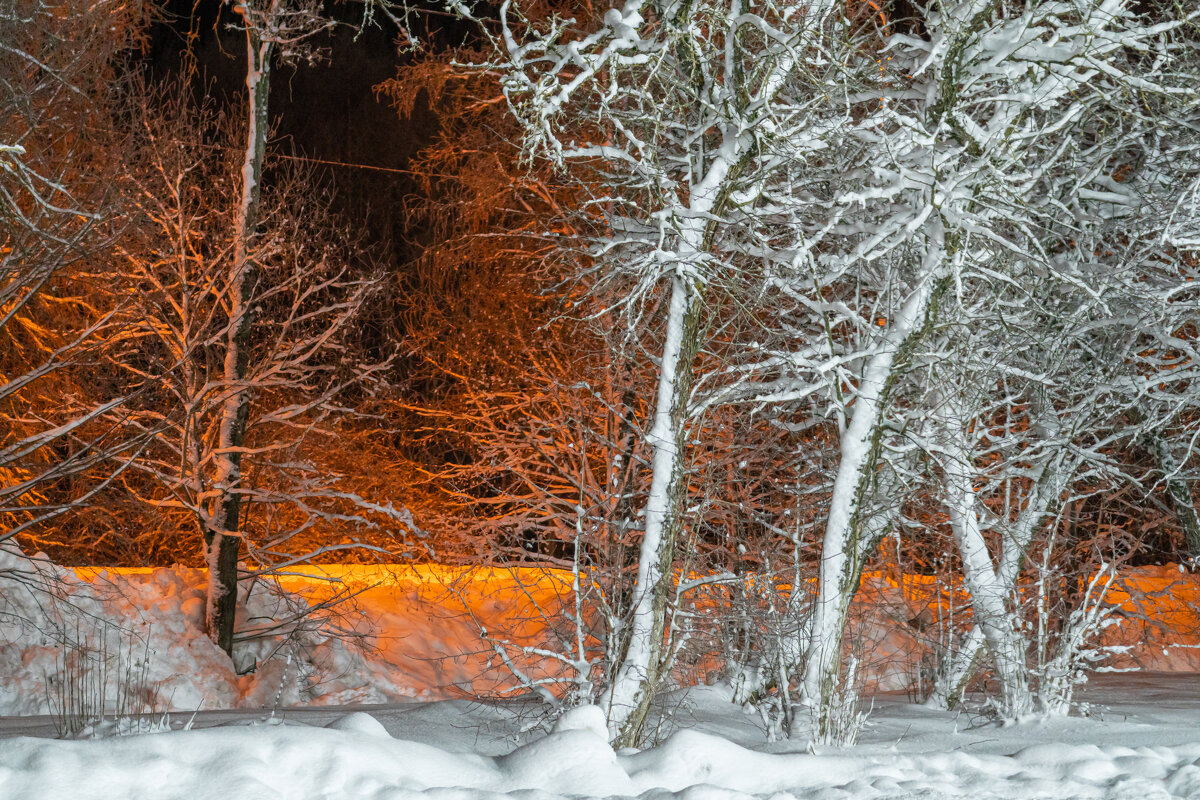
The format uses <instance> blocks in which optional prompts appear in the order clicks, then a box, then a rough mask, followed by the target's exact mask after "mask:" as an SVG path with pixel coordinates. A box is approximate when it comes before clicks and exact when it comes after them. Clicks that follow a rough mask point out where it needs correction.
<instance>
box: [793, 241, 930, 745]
mask: <svg viewBox="0 0 1200 800" xmlns="http://www.w3.org/2000/svg"><path fill="white" fill-rule="evenodd" d="M931 241H932V244H933V246H932V247H931V249H930V252H929V254H928V255H927V257H926V261H925V264H924V269H923V275H922V277H921V278H920V282H919V283H918V285H917V286H916V288H914V289H913V291H912V292H911V294H909V296H908V298H907V299H906V300H905V302H904V305H903V306H902V307H901V309H900V311H899V313H898V314H897V315H896V318H895V320H894V321H893V322H892V325H891V328H890V329H889V331H888V333H887V337H886V339H885V341H884V342H883V343H882V345H881V346H880V347H879V348H878V349H877V350H876V351H875V353H874V354H873V355H871V356H870V357H869V359H868V361H867V364H866V367H865V368H864V370H863V374H862V379H861V381H860V383H859V387H858V392H857V393H856V395H855V400H854V405H853V406H852V407H851V416H850V424H849V425H848V426H847V428H846V432H845V434H844V435H843V437H842V444H841V459H840V462H839V464H838V472H837V477H836V479H835V481H834V486H833V497H832V498H831V500H830V508H829V519H828V520H827V522H826V525H825V536H824V539H823V543H822V548H821V567H820V571H819V588H818V590H817V600H816V603H815V604H814V606H813V610H812V618H811V622H810V624H809V627H808V647H807V648H806V659H805V664H804V686H803V692H804V695H803V696H804V700H805V702H806V703H808V704H809V705H810V706H816V707H817V712H818V713H817V724H818V726H819V727H821V726H824V725H825V724H827V722H828V719H827V714H828V712H829V711H830V710H831V708H832V704H833V699H834V697H835V695H836V694H837V692H838V689H839V683H840V678H841V650H842V639H843V636H844V633H845V628H846V622H847V618H848V616H849V612H850V603H851V601H852V600H853V599H854V595H855V594H856V593H857V592H858V587H859V583H860V581H861V579H862V569H863V564H864V562H865V561H866V559H867V557H868V556H869V555H870V554H871V552H872V551H873V550H874V548H875V546H876V545H877V544H878V542H879V540H880V538H881V537H882V535H883V534H884V533H885V530H886V529H882V530H881V529H880V528H881V527H882V526H879V525H874V526H872V525H869V524H867V523H868V522H869V521H870V520H869V518H868V517H867V516H866V514H865V511H866V510H865V508H864V501H865V499H866V498H867V495H868V492H869V489H870V486H871V482H872V479H873V475H874V472H875V469H874V467H875V465H876V463H877V462H878V458H879V450H880V447H881V444H882V434H883V429H882V425H881V423H882V422H883V416H884V411H885V409H886V406H887V403H888V400H889V396H890V394H891V390H892V388H893V386H894V384H895V382H896V379H897V378H898V377H899V375H900V373H901V371H902V370H903V367H904V366H905V364H907V362H908V359H909V358H910V356H911V353H912V349H913V347H914V346H915V345H916V343H917V341H918V340H919V339H920V338H921V336H922V335H923V334H924V333H925V331H926V330H927V329H928V327H929V325H930V323H931V322H932V320H933V318H934V317H935V315H936V311H937V304H938V300H939V298H940V297H941V295H942V293H944V292H945V290H946V288H947V286H948V279H947V278H945V277H944V275H943V273H944V271H945V269H944V266H943V263H942V262H943V261H944V240H943V237H942V229H941V227H940V226H936V227H935V229H934V230H933V231H931Z"/></svg>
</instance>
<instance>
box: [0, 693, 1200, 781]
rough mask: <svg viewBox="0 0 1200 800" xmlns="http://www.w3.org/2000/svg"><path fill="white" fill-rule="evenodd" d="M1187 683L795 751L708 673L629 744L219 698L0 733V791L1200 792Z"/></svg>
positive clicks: (488, 716) (378, 710)
mask: <svg viewBox="0 0 1200 800" xmlns="http://www.w3.org/2000/svg"><path fill="white" fill-rule="evenodd" d="M1195 683H1196V681H1195V679H1194V676H1189V677H1188V678H1184V677H1183V676H1171V675H1161V674H1157V675H1152V676H1147V675H1137V676H1129V675H1120V676H1109V677H1106V678H1105V679H1104V680H1102V681H1101V682H1100V684H1099V685H1097V686H1096V687H1093V691H1092V692H1091V696H1092V700H1093V701H1094V702H1095V705H1094V706H1093V710H1094V714H1093V716H1092V717H1090V718H1069V719H1055V720H1048V721H1042V722H1033V723H1025V724H1022V725H1014V726H1009V727H998V726H996V725H994V724H993V723H989V722H985V721H984V720H982V718H972V717H970V716H968V715H955V714H951V713H947V712H938V711H932V710H929V709H926V708H923V707H921V706H914V705H911V704H909V703H907V702H905V701H904V700H903V699H901V698H896V697H880V698H877V700H876V706H875V708H874V711H873V714H872V719H871V721H870V723H869V724H868V728H867V730H866V732H865V734H864V737H863V740H862V742H861V743H860V744H859V745H856V746H855V747H852V748H847V749H844V750H830V751H823V752H816V753H809V752H803V744H802V738H803V737H801V741H796V742H780V743H774V744H768V743H767V742H766V740H765V738H764V737H763V735H762V732H761V731H760V730H759V729H758V727H757V726H756V724H755V719H756V717H753V716H750V715H746V714H743V713H741V712H740V710H739V709H738V707H737V706H735V705H734V704H732V703H731V702H729V698H730V695H729V693H728V692H727V691H725V690H724V689H721V688H715V687H705V688H699V689H695V690H691V691H690V692H687V693H679V694H676V695H673V696H672V697H671V702H672V707H673V708H674V718H673V721H672V725H674V726H676V727H677V730H675V732H673V733H671V734H669V735H667V736H666V737H665V739H664V740H663V741H662V742H661V743H659V744H657V745H656V746H653V747H649V748H647V749H645V750H643V751H641V752H634V751H623V752H621V753H614V752H613V750H612V748H611V747H609V745H608V744H607V742H606V740H605V737H604V727H603V714H601V713H600V711H599V710H598V709H596V708H592V707H583V708H580V709H576V710H574V711H572V712H570V713H569V714H568V715H567V716H565V717H564V718H562V720H561V721H560V724H559V725H557V726H556V727H555V728H554V729H553V731H552V732H551V733H548V734H547V733H544V732H542V731H541V730H527V731H525V732H524V733H522V729H523V728H528V727H529V715H530V714H531V713H532V711H531V707H529V706H526V705H524V704H516V703H511V704H506V705H494V704H493V705H484V704H479V703H470V702H467V701H440V702H424V703H422V702H410V703H408V704H403V705H391V706H375V707H371V708H369V709H368V710H365V711H364V710H358V711H354V710H350V711H349V713H347V710H343V709H315V708H310V709H298V710H294V711H288V712H281V714H280V715H277V716H275V717H271V718H266V719H263V718H262V717H261V715H260V716H252V715H249V712H238V713H239V714H240V717H241V718H240V719H239V718H231V717H230V716H229V715H230V714H232V713H233V712H227V713H226V716H224V717H222V716H220V715H217V714H213V715H209V716H208V717H207V718H206V717H205V716H204V715H201V716H200V717H199V718H198V719H197V720H196V723H197V725H198V726H199V725H205V724H215V727H206V728H199V727H197V728H196V729H193V730H182V731H171V732H164V733H154V734H144V735H140V736H127V737H118V738H109V739H90V740H73V741H68V740H56V739H48V738H38V737H33V736H19V737H14V738H7V739H0V797H3V798H5V799H6V800H42V799H43V798H68V797H69V798H72V800H86V799H87V798H97V800H99V799H100V798H103V799H104V800H113V799H114V798H139V800H155V799H157V798H163V799H164V800H166V799H167V798H188V800H203V799H204V798H222V800H224V798H229V797H238V798H247V800H268V799H271V800H274V798H281V799H282V798H287V800H307V799H308V798H312V800H318V799H321V800H326V799H332V798H347V799H350V798H353V799H355V800H401V799H402V798H428V799H429V800H457V799H458V798H463V800H466V799H467V798H472V799H475V800H489V799H490V798H496V799H497V800H498V799H499V798H512V800H552V799H553V798H560V797H562V798H566V797H640V798H646V799H647V800H666V798H684V799H685V800H739V799H740V798H745V797H756V798H769V799H770V800H788V799H789V798H795V799H796V800H800V799H801V798H817V799H819V800H834V798H839V799H840V798H847V800H849V798H856V799H857V798H893V800H917V799H918V798H924V799H925V800H936V799H937V798H952V797H953V798H959V797H970V798H983V799H985V800H986V799H987V798H1005V800H1008V799H1009V798H1012V799H1016V798H1020V799H1021V800H1025V799H1026V798H1055V800H1068V799H1069V798H1114V799H1116V798H1122V799H1126V798H1127V799H1128V800H1158V798H1200V735H1198V733H1197V722H1200V690H1198V689H1197V688H1196V687H1195V685H1194V684H1195ZM1164 696H1170V697H1172V698H1173V700H1172V701H1171V702H1169V703H1166V702H1163V697H1164ZM1106 702H1107V703H1111V705H1104V706H1103V708H1101V706H1102V705H1103V704H1104V703H1106ZM330 720H332V724H331V723H330ZM176 724H178V720H176ZM3 730H4V728H3V727H2V726H0V732H2V731H3ZM8 730H9V732H13V728H12V727H11V725H10V727H9V728H8ZM393 737H394V738H393Z"/></svg>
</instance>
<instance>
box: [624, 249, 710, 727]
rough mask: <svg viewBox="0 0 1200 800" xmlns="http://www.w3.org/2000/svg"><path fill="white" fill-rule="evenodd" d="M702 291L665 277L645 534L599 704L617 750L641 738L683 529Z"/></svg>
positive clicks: (677, 278) (688, 281)
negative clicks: (618, 652)
mask: <svg viewBox="0 0 1200 800" xmlns="http://www.w3.org/2000/svg"><path fill="white" fill-rule="evenodd" d="M703 297H704V295H703V290H702V288H701V287H700V286H699V285H697V283H696V282H695V281H694V280H693V279H691V278H688V277H684V276H682V275H680V274H678V273H676V274H674V275H673V276H672V278H671V299H670V309H669V312H668V320H667V332H666V341H665V342H664V343H663V352H662V363H661V368H660V370H659V376H658V395H657V399H656V403H655V410H654V424H653V427H652V428H651V430H650V445H651V450H652V458H651V467H652V475H651V481H650V494H649V497H648V498H647V500H646V522H645V525H646V529H645V533H644V535H643V536H642V545H641V553H640V556H639V558H638V573H637V583H636V585H635V587H634V593H633V610H632V615H631V618H630V621H629V629H628V634H627V636H626V639H625V653H624V657H623V658H622V659H621V661H620V666H619V667H618V668H617V670H616V674H615V675H614V676H613V679H612V682H611V684H610V686H609V689H608V691H607V692H606V695H605V697H604V698H603V700H602V701H601V702H602V705H603V706H604V707H605V709H606V711H607V712H608V720H609V734H610V736H611V738H612V740H613V743H614V745H615V746H617V747H631V746H633V745H635V744H636V743H637V742H638V740H639V739H640V737H641V731H642V726H643V725H644V723H645V721H646V714H647V713H648V712H649V710H650V701H651V700H652V699H653V697H654V690H655V688H656V686H657V684H658V681H659V679H660V678H661V676H660V675H659V674H658V673H659V667H660V664H661V661H662V648H663V635H664V631H665V625H666V610H667V599H668V596H669V594H670V588H671V581H670V578H671V563H672V561H673V559H674V554H675V540H676V538H677V536H678V533H679V529H680V527H681V525H682V516H681V513H680V511H681V507H682V501H683V495H684V493H685V490H686V480H685V475H684V458H683V454H684V448H685V441H684V440H685V438H686V436H687V424H686V423H687V404H688V396H689V394H690V392H691V386H692V378H693V374H692V366H693V363H694V362H695V359H696V354H697V352H698V351H699V348H700V323H701V317H702V316H703V309H702V304H703Z"/></svg>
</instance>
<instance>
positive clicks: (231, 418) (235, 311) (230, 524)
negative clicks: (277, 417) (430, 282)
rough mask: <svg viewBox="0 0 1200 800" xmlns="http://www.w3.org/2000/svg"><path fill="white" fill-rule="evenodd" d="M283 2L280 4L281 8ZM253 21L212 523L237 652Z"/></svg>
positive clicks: (223, 625) (215, 581) (211, 575)
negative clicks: (235, 637) (224, 387)
mask: <svg viewBox="0 0 1200 800" xmlns="http://www.w3.org/2000/svg"><path fill="white" fill-rule="evenodd" d="M276 6H277V3H275V4H272V8H273V9H274V8H275V7H276ZM237 11H238V13H239V14H240V15H241V16H242V19H243V23H244V24H245V26H246V89H247V94H248V101H247V102H248V107H247V121H248V130H247V133H246V153H245V159H244V161H243V163H242V201H241V206H240V208H239V213H238V217H237V223H236V224H237V228H236V230H235V231H234V236H235V242H234V254H233V260H232V263H231V264H230V279H229V303H230V315H229V328H228V332H227V334H226V343H225V363H224V380H225V386H226V387H227V388H226V392H227V394H226V397H225V402H224V405H223V407H222V410H221V422H220V434H219V435H220V439H219V444H218V447H217V451H216V476H215V481H214V484H215V489H216V493H217V496H216V498H215V499H214V501H213V503H214V507H213V513H212V514H210V518H209V520H208V522H207V524H206V526H205V546H206V550H207V557H208V597H207V604H206V615H205V622H206V624H207V627H208V635H209V636H210V637H211V638H212V640H213V641H214V642H216V643H217V646H218V647H220V648H221V649H222V650H224V651H225V652H226V653H227V654H229V655H231V656H232V654H233V634H234V619H235V614H236V609H237V568H238V567H237V565H238V551H239V549H240V544H241V533H240V522H241V511H242V502H241V499H242V498H241V484H242V448H243V445H244V440H245V434H246V418H247V415H248V413H249V408H250V396H249V388H248V387H247V385H246V373H247V363H248V353H247V347H248V340H249V336H250V328H251V326H252V325H253V323H254V308H253V304H252V299H253V295H254V286H255V281H256V277H257V276H256V270H255V264H254V260H253V259H252V258H251V257H250V256H249V249H250V240H251V239H252V237H253V236H254V230H255V227H256V226H257V225H258V212H259V187H260V185H261V182H262V167H263V156H264V153H265V150H266V141H267V100H268V93H269V81H270V67H271V50H272V42H270V41H269V40H263V39H262V38H261V37H260V36H259V35H258V34H257V31H256V29H255V27H254V21H253V20H252V19H251V18H250V15H249V13H248V11H247V9H246V8H245V6H244V5H239V6H238V7H237Z"/></svg>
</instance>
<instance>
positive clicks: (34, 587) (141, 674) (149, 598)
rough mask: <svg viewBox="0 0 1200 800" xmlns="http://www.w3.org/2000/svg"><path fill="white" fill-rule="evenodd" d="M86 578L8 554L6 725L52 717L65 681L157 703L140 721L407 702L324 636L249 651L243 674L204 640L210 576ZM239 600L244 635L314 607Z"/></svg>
mask: <svg viewBox="0 0 1200 800" xmlns="http://www.w3.org/2000/svg"><path fill="white" fill-rule="evenodd" d="M81 572H82V575H80V574H76V572H75V571H73V570H70V569H64V568H60V567H57V566H55V565H54V564H52V563H50V562H49V561H48V560H47V559H45V558H44V557H37V558H26V557H25V556H23V555H21V554H20V553H19V552H16V551H14V550H13V549H12V548H5V547H0V715H3V716H14V715H29V714H46V713H51V712H52V711H54V709H53V707H52V706H53V705H55V703H56V700H55V697H56V691H57V690H56V689H55V688H54V682H56V681H63V680H76V681H96V682H97V685H98V682H101V681H102V682H104V683H106V685H107V688H106V690H107V693H108V696H109V697H110V698H112V697H116V696H117V694H118V689H119V687H120V685H121V684H122V683H124V684H126V685H128V684H130V683H132V684H135V686H134V688H135V690H136V691H138V692H140V693H141V694H143V695H145V696H144V697H142V698H140V699H139V702H140V708H139V710H141V709H145V710H155V711H158V710H168V709H177V710H194V709H198V708H235V707H260V706H271V705H274V704H281V705H289V704H294V703H328V704H347V703H354V702H364V703H371V702H386V701H388V700H394V699H396V698H397V697H400V696H403V695H404V694H405V693H406V692H405V691H404V690H403V689H402V688H400V687H397V686H396V685H395V684H394V681H391V680H389V679H388V678H387V675H386V671H382V672H381V671H380V670H379V669H377V668H376V669H373V668H371V667H370V666H369V665H368V663H367V659H365V658H364V655H363V652H360V651H358V650H355V649H354V648H353V647H352V646H350V645H348V644H347V642H346V641H343V639H342V637H341V636H340V635H335V632H334V631H332V630H330V629H329V628H328V627H325V628H322V627H320V626H319V625H312V626H308V627H304V628H301V629H294V630H292V632H291V635H286V636H285V635H278V634H275V635H265V636H263V637H262V638H259V639H256V640H252V641H243V642H239V643H238V645H237V646H236V648H235V656H236V661H237V662H238V663H239V664H242V665H243V666H244V667H247V668H249V672H248V674H245V675H239V674H237V672H236V671H235V669H234V664H233V663H231V662H230V660H229V659H228V658H227V657H226V656H225V654H224V653H223V652H221V651H220V650H219V649H218V648H217V647H216V645H214V644H213V643H212V642H211V641H210V640H209V639H208V637H207V636H205V635H204V631H203V617H204V582H205V573H204V571H203V570H198V569H187V568H182V567H176V568H170V569H154V570H136V571H130V572H128V573H124V574H109V573H108V572H106V571H104V570H84V571H81ZM239 600H240V603H239V608H238V616H239V628H242V629H246V628H253V627H256V626H258V627H260V628H261V627H263V626H264V625H267V626H268V627H269V625H268V623H269V621H272V620H279V619H281V618H282V619H286V618H287V617H288V616H290V615H291V614H292V613H293V612H294V611H295V610H296V609H297V608H301V607H303V606H306V605H307V604H306V603H305V601H304V600H303V599H302V598H300V597H297V596H295V595H291V594H288V593H282V592H278V591H267V590H265V588H264V587H262V586H261V585H260V586H259V587H258V590H257V591H250V592H249V594H248V595H247V593H245V592H244V593H243V595H242V597H240V598H239ZM102 653H103V654H104V655H105V656H107V657H106V658H104V657H103V656H102ZM72 665H73V666H72ZM72 672H74V673H75V677H74V678H72V676H71V673H72ZM82 673H88V676H87V677H83V676H82Z"/></svg>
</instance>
